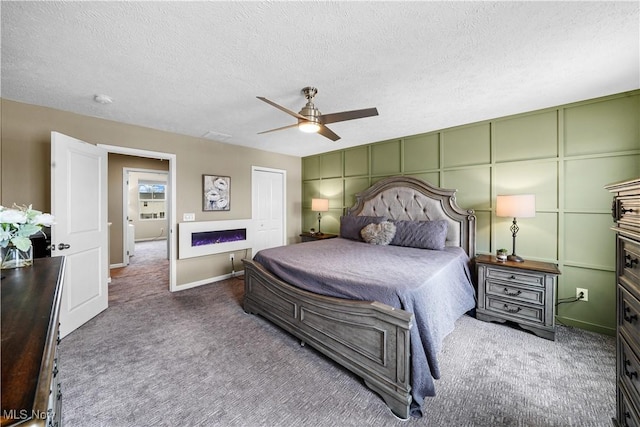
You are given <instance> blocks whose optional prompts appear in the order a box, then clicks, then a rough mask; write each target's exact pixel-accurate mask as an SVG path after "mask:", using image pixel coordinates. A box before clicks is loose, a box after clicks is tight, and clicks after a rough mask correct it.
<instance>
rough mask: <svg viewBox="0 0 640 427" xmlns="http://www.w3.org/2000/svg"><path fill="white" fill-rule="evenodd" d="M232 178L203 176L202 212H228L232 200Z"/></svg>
mask: <svg viewBox="0 0 640 427" xmlns="http://www.w3.org/2000/svg"><path fill="white" fill-rule="evenodd" d="M230 188H231V177H228V176H218V175H202V190H203V199H202V210H203V211H228V210H229V209H230V205H231V203H230V202H231V200H230V195H231V191H230Z"/></svg>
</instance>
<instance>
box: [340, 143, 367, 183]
mask: <svg viewBox="0 0 640 427" xmlns="http://www.w3.org/2000/svg"><path fill="white" fill-rule="evenodd" d="M361 175H369V146H364V147H356V148H350V149H347V150H344V176H361Z"/></svg>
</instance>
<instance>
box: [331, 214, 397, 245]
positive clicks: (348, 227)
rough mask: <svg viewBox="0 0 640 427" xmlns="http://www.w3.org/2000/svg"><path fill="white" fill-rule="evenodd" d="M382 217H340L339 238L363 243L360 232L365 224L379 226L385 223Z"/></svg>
mask: <svg viewBox="0 0 640 427" xmlns="http://www.w3.org/2000/svg"><path fill="white" fill-rule="evenodd" d="M386 220H387V218H386V217H384V216H351V215H345V216H341V217H340V237H343V238H345V239H351V240H358V241H360V242H363V241H364V240H362V236H361V235H360V230H362V228H363V227H364V226H366V225H367V224H379V223H381V222H383V221H386Z"/></svg>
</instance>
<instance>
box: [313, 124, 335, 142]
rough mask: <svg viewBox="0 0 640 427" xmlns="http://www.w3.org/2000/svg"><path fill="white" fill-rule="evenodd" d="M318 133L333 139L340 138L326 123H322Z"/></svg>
mask: <svg viewBox="0 0 640 427" xmlns="http://www.w3.org/2000/svg"><path fill="white" fill-rule="evenodd" d="M318 133H319V134H320V135H322V136H324V137H325V138H329V139H330V140H332V141H337V140H339V139H340V137H339V136H338V135H336V134H335V133H334V132H333V131H332V130H331V129H329V128H328V127H326V126H325V125H320V130H318Z"/></svg>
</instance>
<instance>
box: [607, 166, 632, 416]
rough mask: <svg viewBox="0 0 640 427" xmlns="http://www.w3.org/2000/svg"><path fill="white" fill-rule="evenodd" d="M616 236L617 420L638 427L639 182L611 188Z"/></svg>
mask: <svg viewBox="0 0 640 427" xmlns="http://www.w3.org/2000/svg"><path fill="white" fill-rule="evenodd" d="M605 188H606V189H607V190H609V191H611V192H612V193H614V198H613V203H612V206H611V213H612V215H613V220H614V222H615V226H614V227H612V229H613V230H614V231H615V232H616V278H617V298H616V301H617V302H616V335H617V339H616V341H617V344H616V395H617V396H616V401H617V410H616V420H614V421H615V422H614V424H615V423H617V425H618V426H629V427H630V426H635V427H640V378H638V375H640V265H638V264H639V263H640V178H638V179H634V180H630V181H624V182H619V183H615V184H610V185H607V186H605Z"/></svg>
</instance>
